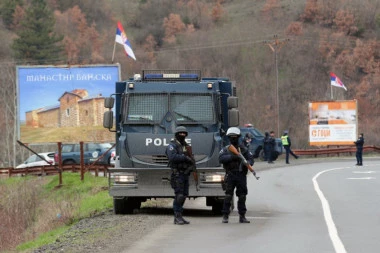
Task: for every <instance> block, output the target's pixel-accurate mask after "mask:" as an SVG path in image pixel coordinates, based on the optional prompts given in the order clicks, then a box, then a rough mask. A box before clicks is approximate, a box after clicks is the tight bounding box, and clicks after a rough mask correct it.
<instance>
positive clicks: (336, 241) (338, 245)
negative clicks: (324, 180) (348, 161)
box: [313, 167, 347, 253]
mask: <svg viewBox="0 0 380 253" xmlns="http://www.w3.org/2000/svg"><path fill="white" fill-rule="evenodd" d="M346 168H347V167H346ZM346 168H336V169H329V170H324V171H321V172H319V173H318V174H316V175H315V176H314V177H313V185H314V190H315V191H316V192H317V194H318V197H319V199H320V201H321V203H322V209H323V215H324V217H325V222H326V225H327V229H328V231H329V236H330V239H331V242H332V243H333V246H334V249H335V252H337V253H346V252H347V251H346V249H345V247H344V245H343V243H342V241H341V240H340V237H339V235H338V230H337V229H336V226H335V223H334V220H333V218H332V215H331V210H330V205H329V202H328V201H327V199H326V198H325V196H324V194H323V192H322V191H321V189H320V188H319V185H318V182H317V178H318V177H319V176H320V175H322V174H323V173H325V172H329V171H332V170H340V169H346Z"/></svg>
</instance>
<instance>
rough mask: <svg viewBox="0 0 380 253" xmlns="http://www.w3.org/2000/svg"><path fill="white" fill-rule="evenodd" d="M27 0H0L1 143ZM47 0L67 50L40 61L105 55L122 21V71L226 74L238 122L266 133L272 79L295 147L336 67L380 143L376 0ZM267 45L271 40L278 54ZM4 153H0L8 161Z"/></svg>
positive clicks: (271, 121)
mask: <svg viewBox="0 0 380 253" xmlns="http://www.w3.org/2000/svg"><path fill="white" fill-rule="evenodd" d="M34 1H37V0H34ZM38 1H43V0H38ZM29 2H30V1H26V0H18V1H13V0H4V1H2V5H1V6H0V8H1V14H2V18H3V23H1V25H0V35H1V36H0V41H1V44H0V56H1V60H0V66H1V68H0V71H1V72H2V75H1V83H2V87H4V88H5V89H3V91H2V92H1V93H0V96H1V102H0V103H1V106H2V108H6V110H5V114H4V115H0V122H2V123H1V125H0V128H1V129H4V131H1V132H2V133H1V135H0V140H2V141H3V143H12V136H13V134H14V132H13V128H10V127H7V126H9V125H12V124H14V121H13V120H12V119H13V118H14V115H15V112H16V108H17V103H16V102H15V101H14V97H12V95H11V94H15V93H17V92H16V88H15V81H16V80H15V75H14V67H15V65H18V64H25V62H23V61H22V60H21V59H15V58H14V56H13V53H12V52H13V51H12V43H13V40H14V39H15V38H17V36H18V35H17V34H18V31H19V29H22V27H21V20H22V18H23V17H24V15H25V14H24V13H25V10H26V9H27V8H28V4H29ZM46 2H47V3H48V6H49V7H50V9H51V10H52V11H53V13H54V17H55V20H56V24H55V32H57V33H59V34H62V35H63V36H64V39H63V41H62V43H63V45H64V51H63V52H62V53H63V55H64V58H63V59H62V61H61V62H57V61H54V62H52V61H51V60H49V59H48V58H47V59H46V60H45V61H44V64H67V63H69V64H93V63H107V64H108V63H111V60H112V55H113V48H114V37H115V29H116V22H117V21H118V20H120V21H121V23H122V24H123V26H124V29H125V30H126V32H127V35H128V38H129V40H130V41H131V45H132V48H133V50H134V53H135V55H136V58H137V61H133V60H132V59H131V58H129V57H126V56H125V54H124V53H123V49H122V47H121V46H119V45H117V46H116V50H115V55H114V62H119V63H120V64H121V69H122V71H123V73H122V77H123V78H124V79H126V78H128V77H130V76H132V74H133V73H139V72H141V70H142V69H156V68H157V69H174V68H175V69H178V68H180V69H201V70H202V73H203V75H204V76H223V77H229V78H230V79H231V80H234V81H236V85H237V87H238V95H239V107H240V112H241V115H240V116H241V117H240V118H241V124H244V123H247V122H250V123H253V124H254V125H255V126H256V127H257V128H259V129H262V130H263V131H267V130H272V129H273V130H276V129H277V104H276V101H277V96H276V92H277V84H278V95H279V96H278V98H279V99H278V101H279V104H278V107H279V119H280V122H279V126H280V127H279V129H280V131H282V130H284V129H287V130H289V131H290V135H291V136H292V140H293V143H294V145H295V147H297V148H307V147H308V120H307V119H308V109H307V105H308V102H310V101H321V100H322V101H324V100H330V99H331V89H330V88H331V87H330V80H329V72H330V71H333V72H334V73H336V74H337V75H338V76H339V77H340V78H341V79H342V81H343V82H344V84H345V85H346V87H347V89H348V90H347V91H345V90H343V89H339V88H334V89H333V95H334V97H333V99H334V100H350V99H357V100H358V104H359V110H358V115H359V132H364V133H365V134H366V144H376V143H379V141H380V137H378V136H379V135H378V134H377V133H378V132H379V130H378V128H377V125H378V123H380V122H379V121H380V117H379V114H380V108H379V106H378V104H379V101H380V97H379V96H380V94H379V88H380V41H379V39H380V5H379V2H378V0H365V1H363V0H342V1H334V0H324V1H320V0H307V1H301V0H282V1H281V0H259V1H253V2H252V1H248V0H242V1H231V0H218V1H211V0H179V1H170V0H162V1H160V4H159V5H157V4H156V3H155V2H154V1H152V0H144V1H137V0H133V1H131V0H130V1H121V0H112V1H96V3H93V2H92V1H76V0H70V1H63V0H47V1H46ZM9 3H19V5H18V7H15V6H13V7H12V5H9ZM12 8H13V9H12ZM9 10H14V13H13V14H12V15H13V16H12V17H13V19H11V21H12V22H11V23H6V22H5V21H6V20H8V22H9V19H4V18H5V17H9V12H7V11H9ZM6 14H7V15H6ZM274 36H277V37H274ZM276 43H277V44H276ZM270 45H272V47H273V45H277V46H278V47H277V50H276V52H277V53H276V54H275V53H274V52H273V51H272V50H271V48H270ZM275 56H276V58H275ZM275 59H276V60H275ZM276 63H277V64H276ZM276 66H277V68H276ZM276 70H278V82H277V79H276ZM3 98H4V99H3ZM5 101H7V102H5ZM4 103H6V104H7V105H8V106H4ZM278 134H280V133H278ZM9 153H11V151H9V152H8V151H4V153H2V154H0V157H2V159H4V160H7V157H8V156H9Z"/></svg>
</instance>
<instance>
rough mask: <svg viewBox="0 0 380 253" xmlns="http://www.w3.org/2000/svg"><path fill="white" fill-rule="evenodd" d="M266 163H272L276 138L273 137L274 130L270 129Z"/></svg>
mask: <svg viewBox="0 0 380 253" xmlns="http://www.w3.org/2000/svg"><path fill="white" fill-rule="evenodd" d="M267 145H268V163H273V158H274V146H275V145H276V140H275V137H274V131H270V135H269V138H268V143H267Z"/></svg>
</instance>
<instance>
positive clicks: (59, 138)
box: [20, 125, 115, 143]
mask: <svg viewBox="0 0 380 253" xmlns="http://www.w3.org/2000/svg"><path fill="white" fill-rule="evenodd" d="M20 132H21V141H23V142H25V143H40V142H79V141H94V142H114V141H115V133H112V132H110V131H108V130H107V129H105V128H103V127H101V126H100V127H99V126H96V127H95V126H93V127H61V128H55V127H43V128H33V127H27V126H25V125H23V126H21V127H20Z"/></svg>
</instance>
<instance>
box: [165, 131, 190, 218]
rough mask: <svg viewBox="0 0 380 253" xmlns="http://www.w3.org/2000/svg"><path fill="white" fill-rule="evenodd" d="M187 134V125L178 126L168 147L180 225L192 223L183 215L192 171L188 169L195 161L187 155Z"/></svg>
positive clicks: (172, 184)
mask: <svg viewBox="0 0 380 253" xmlns="http://www.w3.org/2000/svg"><path fill="white" fill-rule="evenodd" d="M187 135H188V132H187V129H186V127H184V126H179V127H177V128H176V129H175V135H174V139H173V140H172V141H171V142H170V143H169V145H168V147H167V148H166V156H167V157H168V159H169V166H170V168H171V170H172V174H171V180H170V182H171V186H172V188H173V190H174V194H175V197H174V200H173V211H174V224H178V225H183V224H189V223H190V222H189V221H187V220H185V219H184V218H183V217H182V212H183V205H184V203H185V200H186V197H188V196H189V174H190V171H189V170H188V169H189V168H190V167H192V166H193V165H194V163H195V161H194V160H193V159H192V158H191V157H189V156H186V147H188V146H189V145H188V144H187V143H186V141H185V138H186V137H187Z"/></svg>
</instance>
